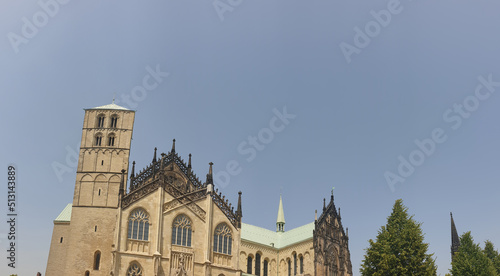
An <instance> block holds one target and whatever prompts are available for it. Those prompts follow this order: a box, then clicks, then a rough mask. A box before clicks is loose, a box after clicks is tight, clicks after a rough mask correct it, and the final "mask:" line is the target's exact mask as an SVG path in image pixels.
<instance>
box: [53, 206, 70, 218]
mask: <svg viewBox="0 0 500 276" xmlns="http://www.w3.org/2000/svg"><path fill="white" fill-rule="evenodd" d="M72 208H73V204H71V203H69V204H68V205H66V207H64V209H63V210H62V212H61V213H60V214H59V216H57V218H56V219H55V220H54V222H70V221H71V210H72Z"/></svg>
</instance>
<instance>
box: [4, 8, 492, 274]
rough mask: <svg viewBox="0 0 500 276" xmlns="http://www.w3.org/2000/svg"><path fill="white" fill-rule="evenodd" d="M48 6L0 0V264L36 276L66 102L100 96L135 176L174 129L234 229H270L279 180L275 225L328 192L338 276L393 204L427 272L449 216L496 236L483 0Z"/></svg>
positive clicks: (69, 146) (298, 216)
mask: <svg viewBox="0 0 500 276" xmlns="http://www.w3.org/2000/svg"><path fill="white" fill-rule="evenodd" d="M61 2H63V1H62V0H60V2H53V1H52V2H50V1H49V0H41V2H38V3H37V2H36V1H29V3H27V2H20V1H14V0H3V1H1V2H0V34H1V35H2V37H3V39H1V40H0V49H1V52H0V87H1V93H2V101H1V106H0V110H1V112H2V113H1V116H0V122H1V127H2V135H1V136H0V137H1V138H0V141H1V147H0V158H1V162H0V164H1V166H2V167H3V168H2V171H3V173H4V176H2V179H3V180H2V181H3V182H2V183H4V184H2V187H3V188H2V189H0V190H1V191H2V192H1V193H0V206H3V207H2V210H3V212H4V215H2V216H3V217H4V218H6V213H7V211H6V208H7V207H6V206H7V203H6V200H7V189H6V187H7V185H6V181H7V180H6V177H7V176H6V174H7V165H8V164H11V163H13V164H15V165H16V166H17V168H18V176H19V182H18V190H17V196H18V207H19V209H18V210H19V211H18V218H17V219H18V225H17V227H18V231H19V232H18V245H19V247H18V269H17V270H16V271H11V270H7V268H8V267H7V263H6V258H5V257H6V250H7V249H6V247H7V234H6V233H7V232H8V228H7V224H6V223H2V224H1V225H0V245H1V247H2V250H1V253H0V257H1V259H2V261H1V263H0V272H1V273H0V274H2V275H4V274H5V273H4V271H6V272H9V273H14V272H17V273H18V274H19V275H23V276H24V275H36V272H37V271H40V272H42V273H43V274H45V266H46V262H47V256H48V251H49V245H50V239H51V235H52V228H53V220H54V219H55V218H56V216H57V215H58V214H59V213H60V211H61V210H62V209H63V208H64V207H65V206H66V204H67V203H70V202H72V198H73V189H74V183H75V169H76V166H75V159H74V156H75V154H76V152H77V151H78V146H79V142H80V139H81V128H82V124H83V115H84V111H83V108H91V107H96V106H100V105H105V104H109V103H111V101H112V98H113V94H114V93H116V98H117V103H118V104H120V105H122V106H125V107H128V108H131V109H134V110H137V112H136V118H135V119H136V120H135V128H134V133H133V142H132V149H131V160H130V161H132V160H135V161H136V162H137V168H136V170H137V169H140V168H143V167H145V166H146V165H147V164H148V163H149V162H151V159H152V157H153V149H154V147H158V149H159V151H160V152H168V151H169V150H170V148H171V141H172V139H173V138H175V139H176V140H177V152H178V153H179V154H181V156H183V158H184V159H185V160H187V156H188V154H189V153H192V154H193V169H194V171H195V172H196V173H197V175H198V176H199V177H200V179H202V180H204V178H205V174H206V173H207V171H208V163H209V162H211V161H212V162H214V163H215V165H214V170H215V172H218V174H217V176H218V177H216V182H217V184H218V186H219V190H222V192H223V194H225V195H226V197H228V198H229V199H230V201H231V202H232V203H233V204H235V203H236V201H237V192H238V191H242V192H243V215H244V217H243V221H244V222H245V223H250V224H254V225H257V226H261V227H265V228H268V229H275V222H276V214H277V209H278V202H279V195H280V192H281V193H282V194H283V204H284V209H285V218H286V222H287V223H286V226H285V228H286V229H292V228H294V227H297V226H300V225H303V224H306V223H309V222H311V221H313V220H314V210H315V209H318V210H319V211H320V210H321V208H322V205H323V198H324V197H326V198H329V196H330V192H331V190H332V187H335V190H334V193H335V204H336V206H337V207H341V214H342V223H343V225H344V226H345V227H349V237H350V241H349V248H350V251H351V260H352V264H353V271H354V273H355V275H359V266H360V264H361V261H362V259H363V255H364V249H365V248H366V247H367V246H368V240H369V239H371V238H375V237H376V235H377V231H378V230H379V229H380V227H381V226H382V225H384V224H385V223H386V218H387V216H388V215H389V214H390V212H391V208H392V205H393V204H394V201H395V200H396V199H398V198H402V199H403V201H404V204H405V205H406V206H407V207H408V208H409V212H410V213H411V214H414V215H415V216H414V218H415V219H416V220H417V221H419V222H422V229H423V231H424V232H425V241H426V242H428V243H429V244H430V246H429V251H430V252H431V253H435V255H434V256H435V258H436V263H437V265H438V272H439V274H441V275H444V274H445V273H446V272H447V271H448V269H449V267H450V265H449V263H450V241H451V238H450V215H449V213H450V211H452V212H453V214H454V218H455V222H456V224H457V229H458V231H459V234H462V233H463V232H465V231H472V235H473V237H474V238H475V241H476V242H481V244H482V245H484V241H485V240H487V239H489V240H491V241H492V242H493V243H494V244H495V245H496V246H497V247H498V246H500V235H499V233H500V221H499V220H498V214H497V212H498V210H499V208H500V201H499V200H498V197H499V194H500V188H499V185H498V183H499V181H500V170H499V164H500V163H499V158H498V156H499V153H500V145H499V143H498V141H500V131H499V127H498V118H499V116H500V109H499V108H498V107H499V103H500V94H499V93H500V83H498V82H500V70H499V64H500V55H499V54H498V53H499V52H498V49H500V36H499V35H498V26H500V17H499V16H498V11H499V8H500V4H498V3H497V2H494V1H450V0H444V1H431V0H418V1H409V0H402V1H400V2H398V1H395V0H389V1H387V0H384V1H381V0H375V1H363V2H360V1H261V0H253V1H247V0H231V1H230V0H217V1H215V2H212V0H208V1H67V0H66V2H67V3H64V4H63V3H61ZM40 3H42V4H40ZM44 3H49V4H46V5H44ZM148 75H149V76H151V77H149V78H150V79H149V83H147V85H146V86H147V87H146V86H145V85H144V84H143V79H144V78H145V77H146V76H148ZM153 80H154V81H153ZM495 91H496V92H495ZM284 110H286V113H288V114H289V115H283V113H284ZM276 114H281V115H280V116H282V117H281V119H280V117H279V116H278V115H276ZM276 118H277V119H276ZM270 124H271V125H272V126H270ZM254 137H256V138H254ZM429 139H433V140H432V142H431V140H429ZM415 140H418V141H417V142H416V141H415ZM417 144H419V145H417ZM420 148H422V149H420ZM232 160H234V161H232ZM402 160H404V161H402ZM235 162H237V163H238V169H239V170H241V172H239V173H236V175H232V176H231V178H230V179H229V181H227V178H226V179H224V178H223V177H222V175H224V173H225V172H226V173H227V168H226V166H227V165H228V164H234V163H235ZM412 163H413V165H412ZM54 166H56V167H58V168H59V172H58V173H57V172H56V170H54ZM398 167H399V168H398ZM61 168H63V169H61ZM398 169H399V171H398ZM387 177H389V181H390V182H392V183H393V184H394V185H393V186H391V185H389V184H388V181H387ZM402 181H404V182H402ZM391 187H392V188H393V189H391ZM2 221H4V220H2Z"/></svg>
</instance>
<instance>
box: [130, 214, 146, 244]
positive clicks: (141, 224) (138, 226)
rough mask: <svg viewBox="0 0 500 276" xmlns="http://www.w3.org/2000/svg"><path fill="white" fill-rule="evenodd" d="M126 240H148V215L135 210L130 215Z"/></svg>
mask: <svg viewBox="0 0 500 276" xmlns="http://www.w3.org/2000/svg"><path fill="white" fill-rule="evenodd" d="M128 238H129V239H133V240H141V241H147V240H148V239H149V215H148V213H146V211H144V210H143V209H136V210H134V211H133V212H132V213H131V214H130V216H129V218H128Z"/></svg>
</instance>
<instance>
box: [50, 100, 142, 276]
mask: <svg viewBox="0 0 500 276" xmlns="http://www.w3.org/2000/svg"><path fill="white" fill-rule="evenodd" d="M134 116H135V111H132V110H128V109H126V108H124V107H121V106H118V105H116V104H114V103H112V104H108V105H104V106H100V107H95V108H89V109H85V117H84V120H83V129H82V140H81V145H80V154H79V158H78V167H77V171H76V181H75V191H74V195H73V204H72V206H71V205H69V206H68V207H67V208H66V209H65V211H66V214H67V217H68V218H67V219H66V221H60V220H58V219H56V221H54V232H53V236H52V243H51V249H50V253H49V260H48V263H47V272H46V275H48V276H51V275H54V276H57V275H96V276H97V275H106V276H107V275H110V271H111V263H112V254H111V252H112V251H113V248H114V246H115V245H114V244H113V238H114V232H115V226H116V220H117V212H118V203H119V199H120V185H121V181H122V179H126V175H127V171H128V166H129V164H128V163H129V155H130V144H131V140H132V131H133V125H134ZM122 172H123V173H122ZM124 185H126V183H124ZM67 209H69V210H67ZM63 212H64V211H63ZM61 214H63V213H61ZM60 216H61V215H60ZM58 218H59V217H58ZM59 236H60V237H59Z"/></svg>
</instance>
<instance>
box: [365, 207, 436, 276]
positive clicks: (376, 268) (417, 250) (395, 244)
mask: <svg viewBox="0 0 500 276" xmlns="http://www.w3.org/2000/svg"><path fill="white" fill-rule="evenodd" d="M420 226H421V223H417V222H416V221H415V220H414V219H413V216H409V215H408V208H406V207H405V206H404V205H403V201H402V200H401V199H398V200H396V203H394V207H393V209H392V213H391V215H390V216H389V217H388V218H387V224H386V225H385V226H382V228H381V230H379V232H378V235H377V239H376V241H373V240H371V239H370V240H369V243H370V246H369V247H368V248H367V249H366V254H365V258H364V260H363V263H362V264H361V268H360V272H361V275H367V276H385V275H388V276H389V275H390V276H393V275H398V276H428V275H430V276H433V275H436V274H437V273H436V270H437V268H436V265H435V263H434V259H433V258H432V255H433V254H427V249H428V247H429V245H428V244H427V243H424V235H423V233H422V229H421V228H420Z"/></svg>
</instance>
